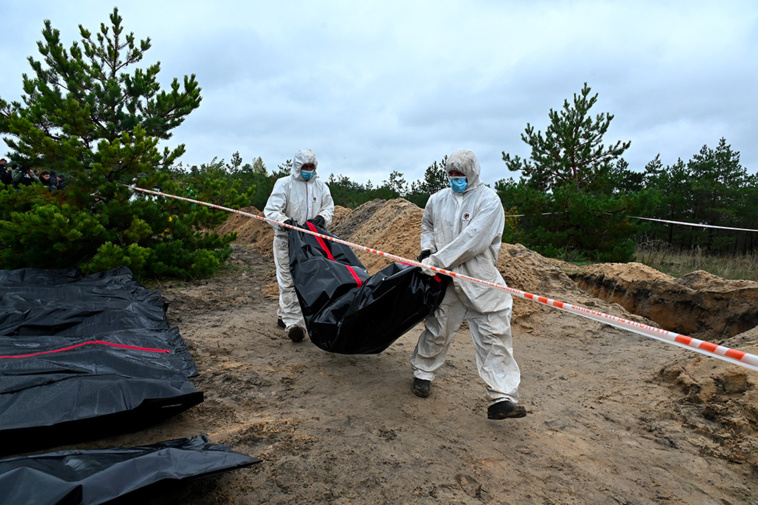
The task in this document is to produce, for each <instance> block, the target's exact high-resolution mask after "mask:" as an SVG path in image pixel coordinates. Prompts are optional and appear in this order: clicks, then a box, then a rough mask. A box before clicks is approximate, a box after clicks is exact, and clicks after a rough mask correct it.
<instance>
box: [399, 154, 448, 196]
mask: <svg viewBox="0 0 758 505" xmlns="http://www.w3.org/2000/svg"><path fill="white" fill-rule="evenodd" d="M446 165H447V155H445V156H444V157H443V158H442V160H440V162H439V163H437V162H436V161H435V162H433V163H432V164H431V165H429V166H428V167H427V169H426V172H424V178H423V180H421V181H416V182H413V183H412V184H411V191H410V192H409V193H408V194H407V195H406V198H407V199H408V200H409V201H411V202H413V203H415V204H416V205H418V206H419V207H421V208H422V209H423V208H424V207H425V206H426V202H427V201H428V200H429V197H430V196H431V195H433V194H434V193H436V192H437V191H439V190H441V189H444V188H446V187H448V185H449V183H448V177H447V170H445V166H446Z"/></svg>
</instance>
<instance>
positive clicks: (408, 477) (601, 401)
mask: <svg viewBox="0 0 758 505" xmlns="http://www.w3.org/2000/svg"><path fill="white" fill-rule="evenodd" d="M391 202H395V201H391ZM403 202H404V201H400V202H397V203H392V204H391V205H392V206H391V208H388V206H387V205H380V204H375V207H376V208H375V209H373V211H371V209H370V208H369V207H367V208H366V209H362V210H361V209H358V210H360V211H361V212H363V214H364V215H362V217H361V218H360V219H359V220H357V221H356V220H355V219H354V220H353V221H350V218H351V216H352V217H355V216H358V215H361V214H360V213H358V210H357V211H355V212H354V213H350V212H348V211H345V210H344V209H341V210H339V211H338V219H337V223H336V224H335V226H334V229H335V230H340V229H342V233H339V232H338V233H337V234H338V235H339V236H341V237H343V238H345V237H347V236H349V237H350V238H349V239H347V238H346V240H354V241H355V242H358V243H363V244H364V245H368V246H371V247H377V248H380V249H381V250H385V251H389V252H393V253H395V254H407V255H408V256H406V257H415V254H417V251H416V249H417V248H418V246H417V244H418V231H417V230H416V229H414V227H413V226H409V224H408V223H409V222H413V223H417V222H418V221H417V219H418V218H419V212H420V210H419V209H417V208H416V209H415V210H414V209H412V208H409V207H407V206H406V203H407V202H405V203H403ZM367 205H368V204H367ZM367 209H368V210H367ZM378 212H389V214H388V215H392V216H397V217H398V219H399V224H396V225H395V226H396V229H395V230H394V233H393V231H392V226H390V225H387V226H385V224H386V223H387V219H386V218H383V219H377V215H376V214H377V213H378ZM340 214H341V215H340ZM239 219H243V220H244V219H246V218H242V217H241V216H240V217H239ZM251 221H252V220H251ZM390 221H391V220H390ZM235 223H236V224H235ZM245 223H246V222H245V221H239V220H238V221H234V220H232V219H230V223H229V224H228V225H226V226H227V228H228V229H234V228H235V226H236V229H238V230H240V238H239V239H238V242H237V243H236V244H235V246H234V254H233V256H232V258H231V260H230V263H229V265H228V267H226V268H224V269H223V271H221V273H220V274H219V275H217V276H216V277H215V278H213V279H210V280H200V281H196V282H171V283H164V284H162V285H159V286H158V285H157V286H154V287H155V288H157V289H160V290H161V292H162V293H163V295H164V297H165V299H166V300H167V301H168V302H169V311H168V315H169V322H170V323H171V324H172V325H176V326H178V327H179V328H180V330H181V334H182V336H183V337H184V339H185V341H186V342H187V344H188V347H189V349H190V351H191V352H192V354H193V356H194V358H195V361H196V363H197V366H198V370H199V372H200V373H199V376H198V377H196V378H195V379H194V382H195V384H196V386H197V388H198V389H199V390H201V391H204V392H205V401H204V403H202V404H200V405H199V406H197V407H194V408H192V409H191V410H189V411H187V412H185V413H184V414H181V415H179V416H177V417H175V418H172V419H170V420H168V421H165V422H163V423H161V424H159V425H157V426H154V427H152V428H149V429H147V430H143V431H140V432H139V433H133V434H127V435H121V436H115V437H110V438H108V439H103V440H99V441H97V442H96V443H93V446H98V447H102V446H111V445H136V444H146V443H153V442H157V441H160V440H166V439H171V438H180V437H184V436H189V435H194V434H198V433H207V434H208V435H209V437H210V439H211V440H212V441H213V442H216V443H224V444H228V445H230V446H231V447H232V449H233V450H235V451H238V452H242V453H246V454H250V455H252V456H255V457H258V458H261V459H262V460H263V461H262V462H261V463H259V464H257V465H255V466H253V467H250V468H247V469H242V470H238V471H234V472H230V473H227V474H223V475H220V476H216V477H212V478H208V479H202V480H199V481H196V482H193V483H191V484H189V485H184V486H181V487H176V488H174V489H172V490H171V491H169V492H165V491H164V492H158V493H157V494H153V493H148V494H147V495H146V496H144V497H143V498H142V499H141V501H142V502H143V503H144V504H148V503H183V504H208V503H223V504H227V503H229V504H260V503H267V504H269V503H270V504H303V503H329V504H332V503H333V504H355V503H359V504H399V503H409V504H433V503H434V504H436V503H443V504H448V503H449V504H469V503H471V504H478V503H492V504H511V505H517V504H614V503H618V504H636V505H638V504H652V503H656V504H657V503H665V504H718V505H727V504H734V505H737V504H745V503H758V456H756V454H758V443H756V440H757V438H756V427H757V426H758V411H757V410H756V403H757V400H758V398H757V397H756V381H757V380H756V379H757V377H758V372H752V371H750V370H747V369H744V368H741V367H738V366H736V365H732V364H729V363H724V362H722V361H720V360H716V359H713V358H705V357H702V358H701V357H699V355H698V354H695V353H692V352H690V351H686V350H683V349H680V348H676V347H673V346H670V345H667V344H664V343H661V342H658V341H652V340H648V339H646V338H644V337H640V336H638V335H635V334H631V333H628V332H625V331H622V330H618V329H614V328H611V327H608V326H604V325H601V324H599V323H595V322H592V321H588V320H585V319H582V318H580V317H578V316H574V315H571V314H567V313H564V312H561V311H558V310H556V309H551V308H547V307H543V306H538V305H537V304H535V303H533V302H529V301H525V300H520V299H517V300H516V303H515V308H514V320H513V332H514V345H515V354H516V358H517V360H518V362H519V365H520V366H521V370H522V384H521V403H522V404H523V405H525V407H526V408H527V411H528V415H527V417H525V418H523V419H513V420H505V421H490V420H488V419H487V417H486V410H487V403H486V400H485V398H484V385H483V383H482V382H481V381H480V379H479V377H478V375H477V372H476V367H475V364H474V350H473V344H472V343H471V339H470V336H469V333H468V330H466V329H465V328H464V329H462V330H461V331H460V332H459V334H458V336H457V337H456V340H455V341H454V343H453V345H452V348H451V351H450V353H449V356H448V360H447V363H446V364H445V366H444V367H443V369H442V370H441V373H440V374H439V375H438V377H437V379H436V380H435V382H434V383H433V392H432V395H431V396H430V397H429V398H427V399H421V398H417V397H415V396H414V395H413V394H412V393H411V391H410V385H411V380H412V376H411V370H410V364H409V360H410V355H411V352H412V350H413V347H414V345H415V342H416V339H417V338H418V335H419V333H420V331H421V328H422V326H421V325H419V326H418V327H416V328H415V329H413V330H412V331H410V332H409V333H407V334H406V335H404V336H403V337H401V338H400V339H399V340H398V341H397V342H396V343H395V344H393V345H392V346H391V347H390V348H389V349H387V350H386V351H385V352H383V353H381V354H379V355H369V356H344V355H334V354H330V353H327V352H324V351H322V350H320V349H318V348H317V347H315V346H314V345H312V344H311V343H310V342H309V341H308V340H307V339H306V340H305V341H304V342H301V343H299V344H295V343H292V342H290V341H289V340H288V339H287V338H286V337H285V335H284V332H283V330H281V329H280V328H278V327H277V326H276V303H277V301H276V298H275V295H276V285H275V282H274V274H273V270H274V265H273V260H272V258H271V255H270V242H268V241H270V230H268V225H265V224H264V225H263V227H257V226H258V224H257V223H250V224H245ZM414 226H415V224H414ZM256 227H257V228H256ZM366 227H369V228H372V231H371V233H370V234H363V235H362V232H361V230H364V231H365V230H366V229H367V228H366ZM248 228H255V229H254V230H253V229H248ZM367 233H368V232H367ZM403 234H404V235H403ZM385 235H386V236H387V237H391V236H393V235H394V237H395V239H394V242H392V241H391V239H389V238H388V239H387V240H389V241H390V242H386V243H385V247H383V248H382V247H380V246H381V244H382V241H383V239H382V237H384V236H385ZM398 237H400V238H401V240H399V239H398ZM367 241H372V242H374V243H372V244H368V243H366V242H367ZM414 241H415V242H414ZM267 244H268V249H266V245H267ZM387 244H389V245H387ZM412 251H415V252H412ZM411 253H412V254H413V256H411ZM369 263H372V269H376V268H378V267H379V265H374V264H373V260H371V261H369V260H367V261H366V264H367V266H368V265H369ZM501 263H502V265H501V266H502V268H501V270H502V271H503V274H504V277H505V278H506V280H507V281H508V282H509V284H510V285H512V286H514V287H516V288H517V289H525V290H529V291H530V292H534V293H538V294H543V295H546V296H551V297H553V298H556V299H563V301H568V302H571V303H576V304H578V305H583V306H591V307H593V308H595V309H597V310H600V311H603V312H607V313H613V314H617V315H620V316H621V317H625V318H638V316H634V315H632V314H630V313H628V312H626V310H625V309H623V308H622V307H621V306H620V305H616V304H611V303H608V302H605V301H603V300H600V299H597V298H594V297H592V296H590V295H589V294H587V293H586V292H584V291H582V290H580V289H579V288H577V287H576V285H575V284H574V283H573V282H572V281H571V280H570V279H569V278H568V277H567V276H566V274H565V273H563V271H562V270H561V268H560V266H559V264H558V263H556V262H551V261H548V260H545V259H544V258H542V257H540V256H539V255H537V254H536V253H533V252H531V251H529V250H528V249H526V248H523V247H521V246H508V245H504V246H503V252H502V253H501ZM499 265H500V264H499ZM151 287H153V286H151ZM638 320H642V319H641V318H638ZM645 321H646V320H645ZM735 339H738V340H734V343H735V344H737V345H736V347H738V348H740V349H742V350H746V351H749V352H753V353H755V352H756V351H755V349H756V345H755V342H756V341H758V331H753V332H752V333H751V332H748V333H747V334H744V335H742V336H738V337H735Z"/></svg>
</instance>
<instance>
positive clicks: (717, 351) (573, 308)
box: [129, 186, 758, 371]
mask: <svg viewBox="0 0 758 505" xmlns="http://www.w3.org/2000/svg"><path fill="white" fill-rule="evenodd" d="M129 188H131V189H132V190H134V191H141V192H143V193H149V194H152V195H157V196H165V197H169V198H175V199H177V200H183V201H185V202H191V203H198V204H200V205H205V206H207V207H212V208H214V209H220V210H225V211H227V212H233V213H235V214H240V215H243V216H247V217H252V218H254V219H258V220H260V221H265V222H267V223H271V224H276V225H279V226H282V227H285V228H291V229H293V230H298V231H301V232H303V233H309V234H311V235H314V236H317V237H319V238H322V239H326V240H331V241H332V242H336V243H338V244H343V245H346V246H348V247H352V248H354V249H362V250H364V251H367V252H370V253H372V254H377V255H379V256H383V257H385V258H388V259H391V260H394V261H398V262H401V263H407V264H410V265H414V266H418V267H422V268H428V269H430V270H433V271H435V272H437V273H440V274H443V275H447V276H449V277H453V278H456V279H463V280H466V281H471V282H477V283H479V284H484V285H485V286H489V287H491V288H495V289H500V290H503V291H507V292H509V293H511V294H513V295H516V296H519V297H521V298H524V299H526V300H531V301H533V302H536V303H541V304H543V305H548V306H550V307H555V308H557V309H560V310H563V311H565V312H570V313H572V314H576V315H578V316H582V317H584V318H587V319H592V320H594V321H598V322H601V323H605V324H608V325H610V326H614V327H616V328H620V329H622V330H627V331H631V332H634V333H637V334H639V335H643V336H645V337H649V338H654V339H656V340H660V341H662V342H666V343H669V344H673V345H676V346H679V347H683V348H685V349H689V350H691V351H695V352H699V353H701V354H704V355H706V356H710V357H713V358H718V359H721V360H724V361H728V362H730V363H734V364H736V365H740V366H743V367H746V368H750V369H751V370H756V371H758V356H756V355H754V354H749V353H746V352H743V351H737V350H735V349H730V348H728V347H724V346H721V345H716V344H713V343H711V342H705V341H703V340H698V339H696V338H693V337H688V336H686V335H679V334H678V333H673V332H670V331H667V330H662V329H660V328H655V327H653V326H648V325H646V324H641V323H635V322H633V321H628V320H626V319H622V318H620V317H616V316H611V315H609V314H604V313H602V312H597V311H595V310H590V309H587V308H584V307H580V306H578V305H571V304H569V303H565V302H561V301H558V300H551V299H550V298H546V297H544V296H539V295H534V294H532V293H527V292H525V291H520V290H518V289H514V288H510V287H508V286H501V285H499V284H495V283H494V282H489V281H483V280H481V279H476V278H474V277H469V276H467V275H462V274H458V273H455V272H451V271H449V270H445V269H442V268H437V267H432V266H427V265H423V264H422V263H420V262H418V261H416V260H410V259H407V258H403V257H401V256H396V255H394V254H389V253H386V252H382V251H378V250H376V249H371V248H370V247H365V246H362V245H359V244H353V243H352V242H347V241H345V240H342V239H338V238H336V237H330V236H328V235H323V234H321V233H317V232H314V231H311V230H306V229H303V228H299V227H297V226H291V225H288V224H285V223H280V222H278V221H274V220H273V219H268V218H266V217H263V216H256V215H255V214H250V213H248V212H242V211H241V210H235V209H230V208H228V207H222V206H221V205H215V204H212V203H206V202H201V201H200V200H193V199H191V198H185V197H181V196H175V195H169V194H167V193H161V192H160V191H152V190H149V189H142V188H138V187H135V186H129Z"/></svg>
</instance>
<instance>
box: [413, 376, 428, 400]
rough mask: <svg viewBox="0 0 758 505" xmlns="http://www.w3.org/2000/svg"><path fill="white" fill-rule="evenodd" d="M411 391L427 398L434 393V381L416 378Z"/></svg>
mask: <svg viewBox="0 0 758 505" xmlns="http://www.w3.org/2000/svg"><path fill="white" fill-rule="evenodd" d="M411 391H413V394H414V395H416V396H418V397H419V398H427V397H429V395H430V394H432V381H428V380H424V379H418V378H414V379H413V386H412V387H411Z"/></svg>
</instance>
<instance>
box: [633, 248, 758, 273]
mask: <svg viewBox="0 0 758 505" xmlns="http://www.w3.org/2000/svg"><path fill="white" fill-rule="evenodd" d="M635 256H636V260H637V261H638V262H640V263H642V264H644V265H647V266H649V267H652V268H655V269H656V270H660V271H661V272H663V273H666V274H668V275H671V276H674V277H681V276H683V275H686V274H688V273H690V272H694V271H695V270H705V271H706V272H708V273H711V274H713V275H718V276H719V277H721V278H724V279H734V280H739V279H742V280H751V281H758V254H756V253H747V254H734V255H728V256H711V255H708V254H705V253H704V252H703V250H702V249H701V248H700V247H695V248H694V249H691V250H690V251H677V250H672V249H670V248H668V247H667V246H666V245H665V244H662V245H661V244H650V243H646V244H638V245H637V248H636V250H635Z"/></svg>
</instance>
